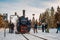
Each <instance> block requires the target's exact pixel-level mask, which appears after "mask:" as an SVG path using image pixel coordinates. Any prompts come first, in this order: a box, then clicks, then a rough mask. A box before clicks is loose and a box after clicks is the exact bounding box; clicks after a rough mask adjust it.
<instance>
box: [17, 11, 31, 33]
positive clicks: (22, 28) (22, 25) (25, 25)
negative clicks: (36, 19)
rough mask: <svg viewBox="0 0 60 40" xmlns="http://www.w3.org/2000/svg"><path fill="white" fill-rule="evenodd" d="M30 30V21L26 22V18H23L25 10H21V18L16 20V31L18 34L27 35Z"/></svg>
mask: <svg viewBox="0 0 60 40" xmlns="http://www.w3.org/2000/svg"><path fill="white" fill-rule="evenodd" d="M30 28H31V20H28V17H25V10H23V16H21V17H19V18H18V22H17V31H18V32H19V33H28V32H29V31H30Z"/></svg>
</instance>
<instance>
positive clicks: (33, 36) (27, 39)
mask: <svg viewBox="0 0 60 40" xmlns="http://www.w3.org/2000/svg"><path fill="white" fill-rule="evenodd" d="M21 35H22V36H23V37H24V38H25V39H26V40H31V39H32V40H33V39H35V40H37V39H39V40H47V39H45V38H42V37H39V36H36V35H33V34H21ZM30 36H31V37H30Z"/></svg>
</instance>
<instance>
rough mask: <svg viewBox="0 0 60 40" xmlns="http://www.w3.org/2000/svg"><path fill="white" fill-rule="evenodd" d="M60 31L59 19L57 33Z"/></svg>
mask: <svg viewBox="0 0 60 40" xmlns="http://www.w3.org/2000/svg"><path fill="white" fill-rule="evenodd" d="M58 31H60V22H59V21H57V32H56V33H58Z"/></svg>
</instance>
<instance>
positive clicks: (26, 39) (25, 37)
mask: <svg viewBox="0 0 60 40" xmlns="http://www.w3.org/2000/svg"><path fill="white" fill-rule="evenodd" d="M21 35H22V36H23V37H24V38H25V39H26V40H29V39H28V38H27V37H26V36H25V35H24V34H21Z"/></svg>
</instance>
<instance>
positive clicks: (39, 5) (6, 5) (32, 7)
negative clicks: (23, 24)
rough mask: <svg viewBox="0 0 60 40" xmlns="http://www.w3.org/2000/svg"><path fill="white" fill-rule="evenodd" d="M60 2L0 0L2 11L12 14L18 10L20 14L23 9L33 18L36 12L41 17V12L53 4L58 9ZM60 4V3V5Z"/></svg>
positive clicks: (57, 0)
mask: <svg viewBox="0 0 60 40" xmlns="http://www.w3.org/2000/svg"><path fill="white" fill-rule="evenodd" d="M59 4H60V0H0V13H1V14H2V13H8V15H9V16H10V15H11V14H14V12H17V14H18V15H20V16H21V15H22V10H23V9H25V10H26V17H27V16H28V17H29V19H32V14H33V13H34V14H36V15H35V17H36V19H38V18H39V14H40V13H42V12H44V11H45V10H46V9H47V8H49V9H50V8H51V7H52V6H53V7H54V9H55V10H56V8H57V6H58V5H59ZM59 6H60V5H59Z"/></svg>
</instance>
